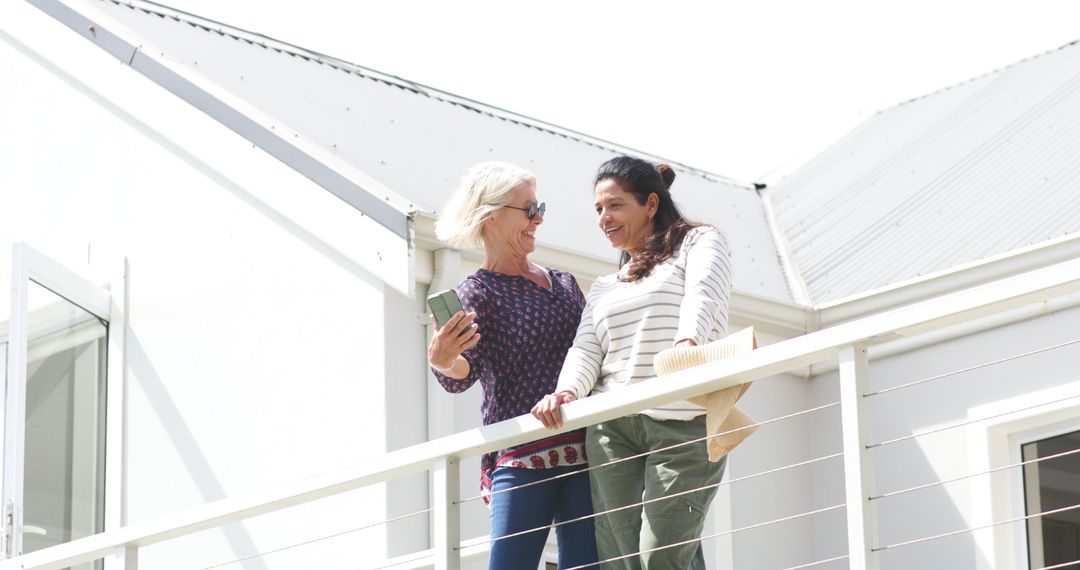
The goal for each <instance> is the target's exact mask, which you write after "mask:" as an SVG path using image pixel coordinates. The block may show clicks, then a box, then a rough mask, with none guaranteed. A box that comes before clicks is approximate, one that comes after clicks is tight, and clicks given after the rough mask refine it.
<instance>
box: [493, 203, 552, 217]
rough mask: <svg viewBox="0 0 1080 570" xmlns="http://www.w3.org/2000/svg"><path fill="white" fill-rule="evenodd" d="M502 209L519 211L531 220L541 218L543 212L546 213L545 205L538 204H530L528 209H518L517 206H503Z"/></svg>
mask: <svg viewBox="0 0 1080 570" xmlns="http://www.w3.org/2000/svg"><path fill="white" fill-rule="evenodd" d="M503 208H510V209H511V210H521V211H522V212H525V215H526V216H528V217H529V219H530V220H531V219H533V218H535V217H536V216H537V215H539V216H540V217H541V218H543V217H544V212H545V211H547V204H545V203H543V202H539V203H535V204H530V205H529V207H528V208H519V207H517V206H503Z"/></svg>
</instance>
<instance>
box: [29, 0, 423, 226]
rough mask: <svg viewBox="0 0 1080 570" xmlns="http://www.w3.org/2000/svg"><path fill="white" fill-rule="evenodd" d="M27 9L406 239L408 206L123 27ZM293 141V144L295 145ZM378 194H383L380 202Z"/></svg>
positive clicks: (71, 12) (75, 12)
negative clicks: (41, 14) (160, 54)
mask: <svg viewBox="0 0 1080 570" xmlns="http://www.w3.org/2000/svg"><path fill="white" fill-rule="evenodd" d="M27 1H28V2H29V3H30V4H31V5H33V6H34V7H36V8H38V9H39V10H41V11H42V12H44V13H45V14H47V15H49V16H50V17H52V18H53V19H55V20H57V21H58V22H60V23H61V24H63V25H65V26H67V27H68V28H70V29H71V30H72V31H74V32H75V33H76V34H79V35H80V36H82V37H83V38H85V39H87V40H89V41H90V42H91V43H93V44H95V45H97V46H98V47H100V48H102V49H104V50H105V51H106V52H108V53H110V54H112V55H114V56H117V57H118V58H119V59H120V60H121V61H122V62H123V63H125V64H127V65H128V66H129V67H131V68H132V69H134V70H135V71H137V72H139V73H140V74H142V75H143V76H144V77H146V78H147V79H149V80H151V81H153V82H154V83H157V84H158V85H159V86H161V87H163V88H164V89H166V90H167V91H169V92H170V93H172V94H174V95H176V96H177V97H179V98H181V99H182V100H184V101H186V102H187V103H188V104H190V105H192V106H194V107H195V108H197V109H199V110H200V111H202V112H204V113H206V114H207V115H209V116H210V117H212V118H213V119H215V120H216V121H218V122H219V123H221V124H222V125H224V126H225V127H227V128H229V129H230V130H232V131H233V132H235V133H237V134H238V135H240V136H242V137H244V138H245V139H247V140H250V141H251V142H252V143H254V144H256V145H257V146H259V147H260V148H262V149H263V150H265V151H266V152H267V153H268V154H270V155H271V156H273V157H275V158H277V159H278V160H280V161H282V162H283V163H285V164H286V165H288V166H289V167H291V168H293V169H294V170H296V171H297V172H299V173H301V174H303V175H304V176H306V177H308V178H309V179H311V180H312V181H314V182H315V183H316V184H318V185H319V186H321V187H322V188H324V189H325V190H327V191H328V192H330V193H331V194H334V195H335V196H337V197H338V198H340V199H341V200H342V201H344V202H345V203H347V204H349V205H350V206H352V207H353V208H356V209H357V210H359V211H360V212H361V213H362V214H364V215H365V216H368V217H370V218H372V219H373V220H375V221H376V222H378V223H379V224H380V225H382V226H384V227H385V228H387V229H388V230H390V231H391V232H393V233H394V234H395V235H397V236H399V237H401V238H403V239H406V240H408V239H410V233H409V212H408V211H406V210H405V209H404V208H403V207H396V206H395V203H398V204H403V203H407V202H408V201H407V200H406V199H404V198H402V197H400V196H397V195H396V193H394V192H392V191H391V190H390V189H389V188H386V187H385V186H383V185H382V184H380V183H378V182H377V181H375V180H374V179H372V178H370V177H368V176H367V175H365V174H364V173H362V172H360V171H358V170H357V169H355V168H354V167H352V166H350V165H348V164H347V163H345V162H344V161H342V160H340V159H337V158H336V157H333V156H328V155H326V153H325V152H322V151H321V148H319V147H317V146H316V145H313V144H304V143H305V142H306V141H301V140H299V137H294V138H293V139H289V138H286V133H287V132H292V131H291V130H290V129H288V128H282V129H278V128H276V127H277V125H274V124H273V122H272V121H270V120H269V119H268V118H266V117H264V116H263V115H262V113H260V112H259V111H257V110H255V109H254V108H251V107H249V106H247V105H245V104H244V103H243V102H242V101H239V100H237V99H236V98H235V97H233V96H231V94H229V93H227V92H223V91H222V90H220V89H214V88H213V87H211V86H208V85H205V84H204V83H206V82H205V81H200V79H201V78H199V77H193V74H191V73H188V72H186V70H183V69H181V68H179V67H178V66H176V65H175V64H173V63H171V62H169V61H166V60H163V59H162V58H158V57H156V56H154V55H153V53H150V51H148V50H146V49H144V48H145V47H146V46H145V45H144V44H142V43H139V42H135V41H132V40H131V39H130V38H128V37H125V36H127V35H128V33H129V32H126V31H122V30H126V28H125V27H124V26H123V25H122V24H119V23H117V22H115V21H114V20H112V19H111V18H109V17H108V16H106V15H104V14H94V15H89V14H85V13H83V11H81V10H80V9H78V8H74V7H72V6H70V5H68V4H67V3H66V2H65V1H64V0H27ZM294 140H295V141H296V142H294ZM379 195H382V197H380V196H379Z"/></svg>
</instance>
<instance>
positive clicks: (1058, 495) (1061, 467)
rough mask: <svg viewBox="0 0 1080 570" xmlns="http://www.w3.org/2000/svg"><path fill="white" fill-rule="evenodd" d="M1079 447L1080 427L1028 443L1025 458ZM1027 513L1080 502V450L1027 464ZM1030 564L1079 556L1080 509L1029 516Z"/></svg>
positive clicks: (1038, 565)
mask: <svg viewBox="0 0 1080 570" xmlns="http://www.w3.org/2000/svg"><path fill="white" fill-rule="evenodd" d="M1076 449H1080V431H1074V432H1072V433H1067V434H1064V435H1059V436H1057V437H1051V438H1048V439H1043V440H1040V441H1036V442H1032V443H1028V444H1025V445H1024V446H1023V447H1022V448H1021V452H1022V454H1023V459H1024V461H1029V460H1032V459H1036V458H1043V457H1051V456H1054V455H1058V454H1062V453H1065V452H1068V451H1074V450H1076ZM1024 492H1025V497H1024V499H1025V503H1026V508H1027V514H1029V515H1033V514H1036V513H1044V512H1047V511H1053V510H1056V509H1063V508H1066V507H1071V506H1074V505H1078V504H1080V454H1073V455H1066V456H1064V457H1057V458H1054V459H1047V460H1046V461H1040V462H1038V463H1032V464H1029V465H1025V466H1024ZM1028 559H1029V564H1030V566H1029V567H1030V568H1043V567H1046V566H1054V565H1057V564H1064V563H1067V562H1075V561H1077V560H1080V509H1073V510H1069V511H1065V512H1061V513H1056V514H1053V515H1047V516H1042V517H1035V518H1032V519H1029V520H1028Z"/></svg>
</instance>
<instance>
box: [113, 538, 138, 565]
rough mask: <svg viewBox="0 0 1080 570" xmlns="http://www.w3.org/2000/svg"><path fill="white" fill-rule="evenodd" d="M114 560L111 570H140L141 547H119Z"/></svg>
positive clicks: (127, 545) (128, 545) (133, 545)
mask: <svg viewBox="0 0 1080 570" xmlns="http://www.w3.org/2000/svg"><path fill="white" fill-rule="evenodd" d="M112 558H113V559H112V562H111V563H110V564H109V570H139V545H137V544H125V545H124V546H118V547H117V548H116V553H115V554H113V557H112Z"/></svg>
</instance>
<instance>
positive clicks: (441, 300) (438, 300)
mask: <svg viewBox="0 0 1080 570" xmlns="http://www.w3.org/2000/svg"><path fill="white" fill-rule="evenodd" d="M427 304H428V307H429V308H430V309H431V314H432V315H434V317H435V322H437V323H439V326H440V327H445V326H446V323H447V322H448V321H449V320H450V317H452V316H454V315H456V314H458V311H461V310H462V308H461V300H460V299H458V296H457V292H455V291H454V290H453V289H447V290H445V291H439V292H438V293H432V294H431V295H428V298H427Z"/></svg>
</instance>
